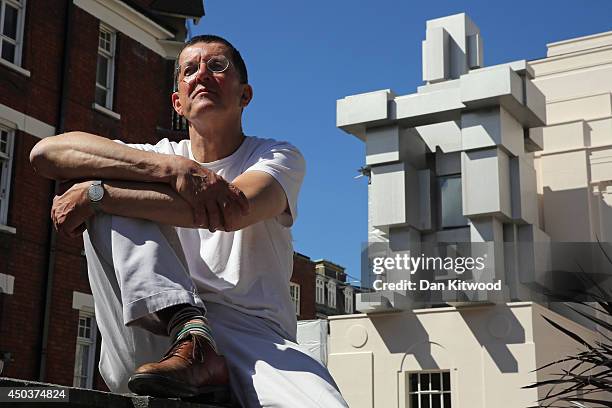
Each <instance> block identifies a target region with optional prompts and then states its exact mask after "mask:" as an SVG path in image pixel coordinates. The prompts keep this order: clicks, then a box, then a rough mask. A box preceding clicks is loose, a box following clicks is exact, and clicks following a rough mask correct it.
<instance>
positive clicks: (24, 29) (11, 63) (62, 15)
mask: <svg viewBox="0 0 612 408" xmlns="http://www.w3.org/2000/svg"><path fill="white" fill-rule="evenodd" d="M0 4H1V13H0V16H1V17H2V18H1V21H0V90H1V91H0V369H2V375H3V376H10V377H15V378H22V379H38V380H43V381H48V382H53V383H58V384H67V385H72V384H78V385H82V386H86V387H91V386H93V387H94V388H102V389H103V388H104V385H103V382H102V381H101V379H100V378H99V377H96V378H94V376H95V374H94V373H96V372H97V370H95V369H94V366H95V361H97V358H96V355H95V353H96V348H97V347H96V344H99V342H96V332H97V330H96V326H95V319H94V316H93V308H92V305H93V303H92V299H91V295H90V290H89V285H88V282H87V276H86V265H85V258H84V257H83V255H82V240H81V239H67V238H63V237H59V236H56V235H55V234H54V233H53V232H52V228H51V225H50V222H49V209H50V203H51V199H52V196H53V191H54V183H53V182H51V181H49V180H46V179H43V178H41V177H39V176H37V175H35V174H34V173H33V171H32V167H31V166H30V162H29V153H30V150H31V149H32V147H33V146H34V144H36V142H38V141H39V140H40V139H41V138H44V137H47V136H51V135H54V134H57V133H62V132H67V131H70V130H83V131H88V132H91V133H95V134H99V135H104V136H107V137H109V138H117V139H122V140H125V141H134V142H136V141H138V142H143V141H146V142H150V143H156V142H157V141H158V140H160V139H162V138H164V137H169V138H171V139H177V138H182V137H183V135H182V134H181V133H180V132H175V131H173V130H171V129H172V128H173V126H172V125H173V115H172V110H171V104H170V92H171V90H172V73H173V69H174V58H175V56H176V54H177V51H178V49H179V48H180V46H181V44H182V43H183V41H184V39H185V36H186V30H185V21H186V19H198V18H200V17H202V16H203V14H204V10H203V5H202V2H201V1H186V0H185V1H180V0H173V1H167V0H121V1H120V0H45V1H43V0H0ZM51 311H52V312H51Z"/></svg>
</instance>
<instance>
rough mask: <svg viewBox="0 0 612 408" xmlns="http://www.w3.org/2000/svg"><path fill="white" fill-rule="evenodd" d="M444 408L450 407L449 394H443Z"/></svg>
mask: <svg viewBox="0 0 612 408" xmlns="http://www.w3.org/2000/svg"><path fill="white" fill-rule="evenodd" d="M444 408H451V395H450V394H444Z"/></svg>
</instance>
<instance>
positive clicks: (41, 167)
mask: <svg viewBox="0 0 612 408" xmlns="http://www.w3.org/2000/svg"><path fill="white" fill-rule="evenodd" d="M176 75H177V77H176V80H177V88H176V89H177V90H176V92H174V93H173V94H172V103H173V106H174V109H175V110H176V112H177V113H178V114H179V115H182V116H183V117H184V118H185V119H186V120H187V121H188V124H189V140H183V141H181V142H179V143H174V142H169V141H168V140H167V139H164V140H162V141H160V142H159V143H157V144H156V145H155V146H153V145H130V146H126V145H124V144H122V143H116V142H113V141H110V140H108V139H105V138H102V137H98V136H95V135H90V134H86V133H83V132H72V133H67V134H63V135H59V136H55V137H52V138H47V139H44V140H42V141H41V142H39V143H38V144H37V145H36V146H35V147H34V149H33V150H32V152H31V154H30V159H31V161H32V163H33V165H34V167H35V169H36V170H37V171H38V172H39V173H40V174H42V175H44V176H46V177H49V178H53V179H56V180H61V181H70V180H72V181H73V182H72V183H70V184H68V186H69V187H68V188H67V190H66V191H65V192H64V193H63V194H62V195H60V196H57V197H56V198H55V200H54V204H53V208H52V219H53V222H54V224H55V226H56V228H57V229H58V231H60V232H63V233H65V234H67V235H70V236H76V235H78V234H79V233H81V232H82V231H83V230H84V229H85V224H86V225H87V232H86V233H85V234H84V242H85V251H86V255H87V259H88V268H89V280H90V284H91V288H92V293H93V295H94V300H95V308H96V319H97V322H98V325H99V328H100V332H101V334H102V350H101V357H100V372H101V374H102V376H103V378H104V379H105V381H106V383H107V384H108V386H109V388H110V389H111V390H112V391H115V392H126V391H128V387H129V389H130V390H132V391H133V392H136V393H139V394H147V395H157V396H179V397H184V396H194V395H198V394H200V393H204V392H207V391H211V390H216V389H218V388H219V387H222V386H223V385H224V384H227V381H228V376H229V379H230V380H231V381H230V384H231V386H232V389H233V391H234V394H235V395H236V396H237V398H238V400H239V401H240V402H241V404H242V405H243V406H245V407H259V406H286V407H302V406H303V407H344V406H346V403H345V402H344V400H343V399H342V397H341V396H340V394H339V393H338V391H337V387H336V385H335V383H334V381H333V379H332V378H331V376H330V375H329V372H328V371H327V369H326V368H325V367H324V366H322V365H321V364H320V362H318V361H316V360H315V359H313V358H311V357H309V356H308V355H307V354H305V353H304V352H303V351H302V350H301V349H300V347H299V346H297V344H295V331H296V322H295V312H294V310H293V308H292V304H291V301H290V298H289V291H288V281H289V277H290V275H291V270H292V256H293V249H292V245H291V234H290V229H289V227H290V226H291V225H292V223H293V220H294V219H295V216H296V214H297V212H296V210H297V208H296V203H297V195H298V191H299V187H300V185H301V182H302V179H303V174H304V161H303V158H302V156H301V154H300V153H299V152H298V151H297V149H295V147H293V146H292V145H290V144H288V143H284V142H277V141H275V140H272V139H259V138H255V137H249V136H245V135H244V134H243V132H242V122H241V121H242V111H243V109H244V108H245V107H246V106H247V105H248V104H249V102H250V100H251V98H252V95H253V91H252V88H251V86H250V85H249V84H248V77H247V70H246V67H245V64H244V61H243V60H242V57H241V56H240V53H239V52H238V51H237V50H236V49H235V48H234V47H233V46H232V45H231V44H230V43H229V42H227V41H226V40H225V39H223V38H220V37H217V36H198V37H195V38H193V39H192V40H190V41H189V42H188V43H186V45H185V47H184V48H183V50H182V51H181V52H180V53H179V56H178V69H177V74H176ZM117 142H118V141H117ZM83 179H86V180H87V181H82V180H83ZM74 180H79V181H78V182H74ZM228 180H231V182H228ZM168 336H169V337H168ZM166 349H167V351H166ZM164 351H166V352H165V353H164ZM160 357H162V358H161V360H160V361H158V362H155V361H156V360H158V359H159V358H160Z"/></svg>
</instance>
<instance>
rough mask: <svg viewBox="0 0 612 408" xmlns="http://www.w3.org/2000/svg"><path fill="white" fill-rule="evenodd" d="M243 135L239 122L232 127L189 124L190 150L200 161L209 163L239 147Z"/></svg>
mask: <svg viewBox="0 0 612 408" xmlns="http://www.w3.org/2000/svg"><path fill="white" fill-rule="evenodd" d="M244 137H245V136H244V134H243V133H242V127H241V126H240V124H238V126H237V127H233V128H228V127H227V126H226V127H224V128H214V127H210V126H207V127H206V128H204V129H202V128H200V129H198V127H197V126H194V125H193V124H191V125H190V126H189V139H190V140H191V152H192V153H193V157H194V159H195V160H196V161H198V162H200V163H210V162H213V161H215V160H219V159H223V158H224V157H227V156H229V155H231V154H232V153H234V152H235V151H236V150H237V149H238V148H239V147H240V145H241V144H242V141H243V140H244Z"/></svg>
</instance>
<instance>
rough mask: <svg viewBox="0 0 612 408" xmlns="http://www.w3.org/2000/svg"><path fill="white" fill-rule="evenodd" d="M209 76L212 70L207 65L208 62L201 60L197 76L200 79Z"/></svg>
mask: <svg viewBox="0 0 612 408" xmlns="http://www.w3.org/2000/svg"><path fill="white" fill-rule="evenodd" d="M209 76H210V71H209V70H208V67H207V66H206V62H204V61H201V62H200V65H199V66H198V72H196V78H197V79H198V81H200V80H202V79H204V78H206V77H209Z"/></svg>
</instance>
